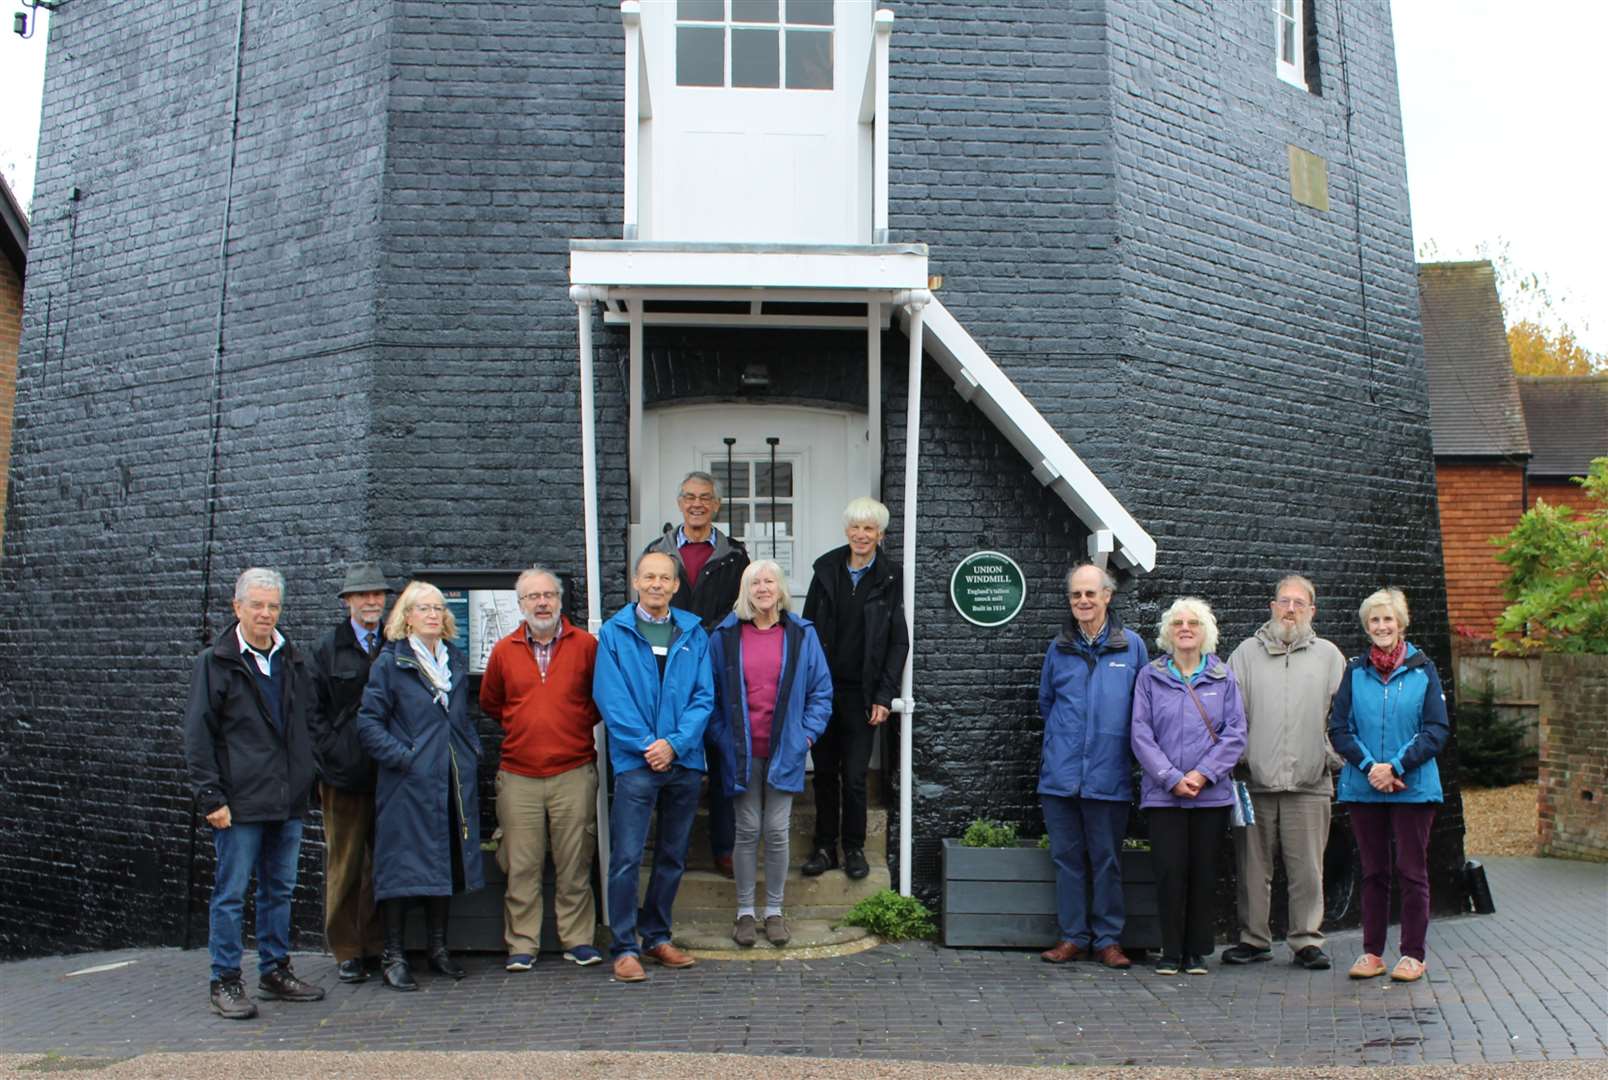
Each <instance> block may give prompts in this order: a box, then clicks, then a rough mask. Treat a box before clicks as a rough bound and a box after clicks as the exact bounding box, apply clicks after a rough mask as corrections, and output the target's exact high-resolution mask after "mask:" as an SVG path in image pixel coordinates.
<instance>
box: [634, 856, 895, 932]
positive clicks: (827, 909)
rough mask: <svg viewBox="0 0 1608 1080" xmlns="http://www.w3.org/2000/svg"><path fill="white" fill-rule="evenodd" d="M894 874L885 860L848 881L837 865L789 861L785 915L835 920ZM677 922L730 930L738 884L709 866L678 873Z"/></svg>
mask: <svg viewBox="0 0 1608 1080" xmlns="http://www.w3.org/2000/svg"><path fill="white" fill-rule="evenodd" d="M649 876H650V871H649V869H648V868H647V867H646V866H644V867H643V869H642V878H641V889H642V891H643V892H644V893H645V892H646V891H647V884H648V878H649ZM892 881H893V879H892V877H891V875H890V874H889V873H888V868H887V867H886V866H883V865H874V866H872V867H871V873H870V874H869V875H868V876H867V877H865V878H864V879H862V880H860V881H850V880H849V878H848V875H847V874H845V873H843V871H841V870H828V871H827V872H826V873H824V874H822V875H821V876H820V877H813V878H807V877H804V876H803V875H802V874H800V873H799V872H798V868H797V867H796V866H795V867H792V868H790V869H789V870H788V873H787V889H786V897H785V901H784V906H783V910H785V911H786V913H787V915H788V917H789V918H797V919H824V920H829V921H835V920H837V919H840V918H842V917H843V915H844V914H845V913H847V912H848V910H849V909H850V908H851V907H853V906H854V905H855V904H857V903H859V902H860V901H861V900H864V899H865V898H866V897H868V896H870V895H872V894H873V893H875V892H877V891H879V890H881V889H886V888H890V887H891V886H892ZM755 898H756V900H758V901H759V904H760V905H761V906H762V905H763V904H764V899H765V876H764V870H763V868H761V870H760V877H759V883H758V887H757V889H756V896H755ZM674 912H675V923H676V925H678V926H679V925H681V923H682V922H684V921H685V922H688V923H700V922H707V923H714V924H719V923H720V922H725V923H726V925H727V928H728V930H729V928H730V925H731V920H732V919H734V918H736V916H737V886H736V884H735V883H734V882H733V881H732V880H731V879H730V878H728V877H724V876H722V875H721V874H718V873H716V872H715V871H713V870H688V871H686V872H685V873H684V874H682V876H681V888H680V891H678V892H677V893H676V902H675V909H674Z"/></svg>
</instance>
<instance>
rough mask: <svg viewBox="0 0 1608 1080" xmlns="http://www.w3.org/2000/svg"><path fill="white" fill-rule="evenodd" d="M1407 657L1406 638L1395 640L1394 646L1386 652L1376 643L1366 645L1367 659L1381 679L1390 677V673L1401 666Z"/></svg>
mask: <svg viewBox="0 0 1608 1080" xmlns="http://www.w3.org/2000/svg"><path fill="white" fill-rule="evenodd" d="M1406 658H1407V639H1406V638H1403V639H1402V640H1400V641H1398V642H1396V647H1395V648H1394V649H1391V650H1389V651H1388V652H1387V651H1386V650H1384V649H1381V648H1380V647H1379V646H1377V645H1370V646H1368V659H1369V661H1370V662H1372V664H1373V666H1374V670H1376V671H1378V672H1379V677H1380V678H1381V679H1388V678H1390V673H1391V672H1392V671H1395V670H1396V669H1397V668H1398V667H1400V666H1401V662H1402V661H1403V660H1405V659H1406Z"/></svg>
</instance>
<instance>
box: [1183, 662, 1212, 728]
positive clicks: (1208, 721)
mask: <svg viewBox="0 0 1608 1080" xmlns="http://www.w3.org/2000/svg"><path fill="white" fill-rule="evenodd" d="M1184 689H1185V690H1188V691H1189V700H1191V701H1193V702H1194V703H1195V708H1197V709H1199V710H1200V722H1201V723H1203V724H1205V725H1206V734H1208V735H1210V736H1211V737H1212V742H1216V741H1217V732H1215V731H1213V730H1212V721H1211V717H1209V716H1207V715H1206V706H1205V705H1203V704H1202V703H1201V700H1200V695H1199V694H1197V693H1195V688H1194V687H1193V686H1191V685H1189V679H1188V678H1185V679H1184Z"/></svg>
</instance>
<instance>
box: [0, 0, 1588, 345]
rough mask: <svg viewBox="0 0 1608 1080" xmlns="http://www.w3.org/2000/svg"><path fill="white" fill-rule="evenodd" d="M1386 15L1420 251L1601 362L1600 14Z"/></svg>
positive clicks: (4, 54) (1438, 9) (15, 175)
mask: <svg viewBox="0 0 1608 1080" xmlns="http://www.w3.org/2000/svg"><path fill="white" fill-rule="evenodd" d="M599 2H603V0H599ZM1220 2H1224V3H1257V2H1262V0H1220ZM1267 2H1269V3H1270V2H1271V0H1267ZM1323 2H1325V3H1328V2H1331V0H1323ZM1344 2H1347V3H1355V2H1357V0H1344ZM1391 9H1392V13H1393V16H1394V19H1395V27H1396V62H1397V68H1398V75H1399V78H1400V82H1401V103H1402V122H1403V125H1404V128H1405V130H1406V138H1407V174H1408V182H1409V186H1410V192H1411V196H1412V210H1413V234H1414V237H1415V239H1416V241H1417V243H1418V244H1419V246H1420V247H1422V246H1423V245H1424V244H1425V243H1426V242H1433V243H1434V244H1435V245H1436V247H1437V248H1438V257H1440V258H1443V259H1456V258H1473V257H1475V256H1476V251H1477V248H1478V247H1479V245H1481V244H1482V243H1483V244H1486V245H1489V246H1490V247H1491V248H1492V249H1493V250H1494V249H1495V248H1496V247H1497V245H1499V244H1500V243H1502V242H1504V241H1505V242H1506V244H1507V246H1508V251H1509V252H1510V254H1511V255H1512V257H1513V260H1514V261H1515V263H1517V265H1518V266H1519V267H1520V268H1521V269H1523V270H1526V271H1532V272H1539V273H1542V274H1545V275H1546V276H1547V278H1548V279H1549V281H1550V284H1551V286H1552V291H1553V293H1554V294H1555V295H1560V296H1562V297H1563V300H1562V304H1561V309H1562V311H1563V314H1564V315H1565V317H1566V318H1567V320H1568V322H1569V323H1570V324H1571V325H1573V326H1574V327H1575V330H1576V332H1577V333H1579V334H1580V336H1581V340H1582V342H1583V343H1585V344H1587V345H1588V346H1589V347H1591V348H1593V349H1595V350H1596V351H1598V352H1608V267H1605V266H1604V263H1603V258H1604V253H1605V252H1608V196H1605V192H1608V175H1605V172H1608V170H1605V165H1608V149H1605V144H1608V139H1605V138H1604V136H1603V131H1604V130H1605V128H1608V121H1605V120H1604V114H1605V112H1608V91H1605V90H1604V88H1603V87H1604V80H1603V77H1602V74H1601V72H1599V71H1598V69H1597V66H1598V64H1600V63H1602V59H1601V54H1602V51H1603V47H1604V43H1605V42H1608V0H1391ZM15 10H17V6H16V3H15V0H10V2H8V3H4V4H0V12H3V13H4V15H5V19H4V23H3V24H0V103H3V108H0V170H3V171H4V173H5V177H6V180H7V182H8V183H10V184H11V187H12V190H13V191H14V192H15V193H16V194H17V197H18V199H19V200H20V201H21V202H22V203H23V205H24V206H26V205H27V204H28V202H29V200H30V199H31V197H32V192H33V171H34V156H35V153H36V149H37V146H38V142H39V93H40V85H41V82H42V79H43V72H44V58H45V39H46V33H47V24H46V22H45V20H46V18H47V15H46V13H45V12H44V11H42V10H41V11H39V13H38V15H39V18H40V19H41V24H40V26H39V29H38V33H36V34H35V36H34V37H33V38H32V39H30V40H28V41H23V40H22V39H20V38H18V37H17V36H16V35H14V34H12V33H11V32H10V30H11V19H10V15H11V13H12V12H13V11H15Z"/></svg>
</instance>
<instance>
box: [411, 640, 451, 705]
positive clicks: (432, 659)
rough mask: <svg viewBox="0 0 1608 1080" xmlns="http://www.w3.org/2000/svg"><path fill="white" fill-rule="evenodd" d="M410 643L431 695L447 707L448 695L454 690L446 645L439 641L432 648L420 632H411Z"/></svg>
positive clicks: (438, 702)
mask: <svg viewBox="0 0 1608 1080" xmlns="http://www.w3.org/2000/svg"><path fill="white" fill-rule="evenodd" d="M408 644H409V645H411V646H413V655H414V657H415V658H416V659H417V660H418V661H419V671H420V672H422V673H423V675H424V681H425V682H426V683H427V684H428V685H429V687H430V695H431V696H432V697H434V698H435V703H436V704H437V705H439V706H441V707H442V708H443V709H445V708H447V695H448V694H449V693H450V692H451V690H452V666H451V663H450V658H449V656H448V654H447V647H446V645H444V644H442V643H441V642H439V641H438V642H436V647H435V648H434V649H433V650H432V649H431V648H430V647H429V646H428V645H426V644H425V643H424V642H423V641H421V640H419V635H418V634H409V635H408Z"/></svg>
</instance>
